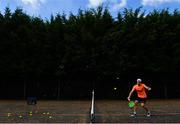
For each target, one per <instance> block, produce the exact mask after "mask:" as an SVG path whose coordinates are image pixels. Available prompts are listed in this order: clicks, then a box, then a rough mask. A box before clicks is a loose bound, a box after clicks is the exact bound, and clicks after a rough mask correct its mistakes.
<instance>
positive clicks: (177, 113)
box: [0, 100, 180, 123]
mask: <svg viewBox="0 0 180 124" xmlns="http://www.w3.org/2000/svg"><path fill="white" fill-rule="evenodd" d="M127 104H128V102H127V101H120V100H111V101H110V100H96V101H95V119H94V122H96V123H98V122H101V123H110V122H111V123H121V122H123V123H128V122H133V123H138V122H142V123H151V122H156V123H158V122H161V123H165V122H166V123H171V122H178V123H180V100H149V101H148V102H147V105H148V106H149V108H150V110H151V113H152V116H151V117H146V116H145V111H144V110H143V109H142V108H139V109H138V111H137V117H136V118H133V117H130V114H131V111H132V110H131V109H130V108H128V105H127ZM90 107H91V101H88V100H87V101H38V104H37V105H36V106H33V105H27V104H26V101H2V100H1V101H0V123H3V122H6V123H11V122H17V123H24V122H25V123H89V122H90V115H89V114H90Z"/></svg>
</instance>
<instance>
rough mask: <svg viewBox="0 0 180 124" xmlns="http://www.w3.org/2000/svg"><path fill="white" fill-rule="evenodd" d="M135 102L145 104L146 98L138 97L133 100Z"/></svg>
mask: <svg viewBox="0 0 180 124" xmlns="http://www.w3.org/2000/svg"><path fill="white" fill-rule="evenodd" d="M135 101H138V102H139V103H146V101H147V98H139V97H137V98H136V99H135Z"/></svg>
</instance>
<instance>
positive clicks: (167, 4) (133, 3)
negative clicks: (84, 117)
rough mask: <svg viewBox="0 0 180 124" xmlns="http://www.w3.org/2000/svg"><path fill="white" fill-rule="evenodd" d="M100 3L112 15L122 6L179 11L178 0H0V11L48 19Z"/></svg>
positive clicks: (148, 9) (114, 15)
mask: <svg viewBox="0 0 180 124" xmlns="http://www.w3.org/2000/svg"><path fill="white" fill-rule="evenodd" d="M101 4H103V5H108V7H109V10H110V12H111V14H112V16H113V17H116V16H117V13H118V12H122V11H123V9H124V8H132V9H136V8H138V7H140V6H142V7H143V8H142V9H143V10H145V11H146V12H150V11H152V10H154V9H158V10H161V9H164V8H169V10H170V11H173V10H174V9H178V10H179V11H180V0H0V12H1V13H4V9H5V7H9V8H10V9H11V10H12V11H14V10H15V9H16V8H17V7H19V8H22V9H23V10H24V12H26V13H27V14H29V15H31V16H39V17H42V18H47V19H48V18H49V17H50V16H51V15H52V14H53V15H56V14H57V13H60V14H62V13H65V14H67V15H68V14H69V13H70V12H72V13H73V14H77V12H78V9H83V10H86V9H89V8H96V7H97V6H99V5H101Z"/></svg>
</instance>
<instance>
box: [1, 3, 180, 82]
mask: <svg viewBox="0 0 180 124" xmlns="http://www.w3.org/2000/svg"><path fill="white" fill-rule="evenodd" d="M178 73H180V13H179V11H178V10H174V12H169V10H168V9H163V10H160V11H158V10H154V11H152V12H149V13H145V12H143V11H141V8H138V9H136V10H132V9H124V11H123V12H119V13H118V15H117V18H113V17H112V15H111V14H110V12H109V10H108V8H106V7H102V6H100V7H98V8H97V9H89V10H79V12H78V14H77V15H74V14H72V13H71V14H70V15H69V16H66V15H65V14H57V15H55V16H53V15H52V16H51V17H50V19H49V20H43V19H42V18H40V17H32V16H29V15H28V14H26V13H25V12H23V10H22V9H20V8H17V9H16V10H15V11H14V12H11V10H10V9H9V8H6V9H5V12H4V13H0V74H1V77H2V78H3V80H8V79H9V78H11V79H23V80H30V79H31V80H37V79H38V80H41V79H61V80H62V81H63V80H66V81H67V80H69V82H71V83H75V84H83V83H87V84H90V83H92V82H96V81H97V80H98V82H101V81H104V82H103V83H104V84H105V82H106V81H108V84H110V83H111V81H110V80H111V79H112V80H113V79H116V78H117V77H119V78H120V80H123V81H124V80H131V79H135V78H137V77H142V78H146V79H154V83H155V82H156V83H157V82H159V81H160V80H161V82H168V81H169V80H171V81H172V79H174V80H176V81H180V80H179V79H178V78H179V77H178ZM107 78H108V79H109V80H106V79H107ZM85 80H86V82H85Z"/></svg>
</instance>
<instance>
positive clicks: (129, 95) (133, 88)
mask: <svg viewBox="0 0 180 124" xmlns="http://www.w3.org/2000/svg"><path fill="white" fill-rule="evenodd" d="M133 92H134V87H133V88H132V90H131V91H130V93H129V96H128V98H127V99H128V101H130V98H131V95H132V93H133Z"/></svg>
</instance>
